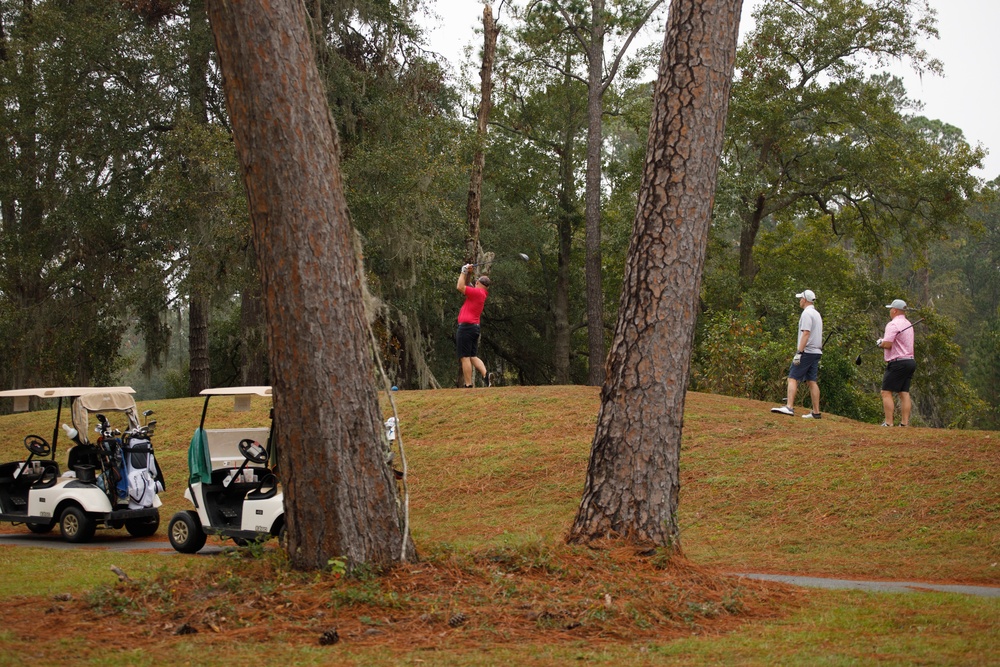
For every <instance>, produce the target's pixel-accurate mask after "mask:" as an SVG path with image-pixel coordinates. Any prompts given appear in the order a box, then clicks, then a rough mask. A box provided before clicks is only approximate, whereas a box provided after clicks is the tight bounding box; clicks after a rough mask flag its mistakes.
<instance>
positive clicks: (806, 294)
mask: <svg viewBox="0 0 1000 667" xmlns="http://www.w3.org/2000/svg"><path fill="white" fill-rule="evenodd" d="M795 298H796V299H805V300H806V301H808V302H809V303H813V302H815V301H816V294H814V293H813V291H812V290H811V289H807V290H804V291H802V292H801V293H799V294H796V295H795Z"/></svg>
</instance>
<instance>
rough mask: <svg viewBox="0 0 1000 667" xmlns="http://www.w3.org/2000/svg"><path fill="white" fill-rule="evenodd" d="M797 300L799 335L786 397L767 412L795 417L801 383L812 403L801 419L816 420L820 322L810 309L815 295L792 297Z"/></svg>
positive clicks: (790, 369) (807, 294) (817, 314)
mask: <svg viewBox="0 0 1000 667" xmlns="http://www.w3.org/2000/svg"><path fill="white" fill-rule="evenodd" d="M795 296H796V297H798V299H799V308H801V309H802V314H801V315H800V316H799V335H798V340H797V341H796V347H795V356H794V357H792V365H791V366H790V367H789V369H788V396H787V398H786V402H785V404H784V405H782V406H780V407H777V408H771V412H776V413H778V414H782V415H789V416H793V415H794V414H795V409H794V407H793V406H794V405H795V394H796V393H797V392H798V390H799V382H802V381H803V380H805V382H806V383H807V384H808V385H809V398H810V399H812V411H811V412H809V413H807V414H804V415H802V416H803V417H804V418H805V419H820V418H822V417H823V414H822V413H821V412H820V411H819V383H818V382H817V381H816V380H817V378H818V377H819V360H820V359H821V358H822V357H823V318H822V317H821V316H820V314H819V311H818V310H816V307H815V306H814V305H813V304H814V303H815V301H816V294H815V293H814V292H813V291H812V290H811V289H807V290H805V291H803V292H801V293H799V294H796V295H795Z"/></svg>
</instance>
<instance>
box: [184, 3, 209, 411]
mask: <svg viewBox="0 0 1000 667" xmlns="http://www.w3.org/2000/svg"><path fill="white" fill-rule="evenodd" d="M211 47H212V42H211V36H210V34H209V26H208V15H207V14H206V12H205V3H204V0H191V2H190V3H189V6H188V43H187V52H188V110H189V111H190V112H191V115H192V117H193V118H194V119H195V122H197V123H199V124H201V125H207V124H208V63H209V60H210V59H211V50H212V48H211ZM185 176H186V177H187V178H192V176H191V175H190V174H189V173H186V174H185ZM205 227H207V222H206V221H205V220H204V218H203V216H200V215H196V216H194V217H193V218H192V219H191V220H189V221H188V238H189V239H190V240H189V243H190V248H189V251H188V256H189V260H188V261H189V263H190V267H189V269H188V276H189V280H188V282H189V290H188V395H189V396H197V395H198V393H199V392H201V390H202V389H208V388H209V387H210V386H212V364H211V357H210V355H209V351H208V350H209V340H208V339H209V336H208V326H209V313H210V311H211V297H210V295H209V291H208V290H207V289H205V285H204V281H205V277H204V272H205V269H204V264H205V261H204V258H205V256H206V254H207V255H209V256H210V255H211V253H212V249H211V248H205V247H203V245H204V242H203V241H202V240H201V239H203V238H204V236H205V234H204V231H205Z"/></svg>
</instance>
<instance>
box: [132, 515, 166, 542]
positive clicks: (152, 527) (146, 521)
mask: <svg viewBox="0 0 1000 667" xmlns="http://www.w3.org/2000/svg"><path fill="white" fill-rule="evenodd" d="M159 527H160V513H159V512H157V513H156V516H151V517H145V518H142V519H126V520H125V530H127V531H128V534H129V535H131V536H132V537H149V536H150V535H152V534H154V533H155V532H156V529H157V528H159Z"/></svg>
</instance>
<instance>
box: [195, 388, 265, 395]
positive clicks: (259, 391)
mask: <svg viewBox="0 0 1000 667" xmlns="http://www.w3.org/2000/svg"><path fill="white" fill-rule="evenodd" d="M200 393H201V395H202V396H245V395H249V394H256V395H257V396H270V395H271V388H270V387H215V388H214V389H202V390H201V392H200Z"/></svg>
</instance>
